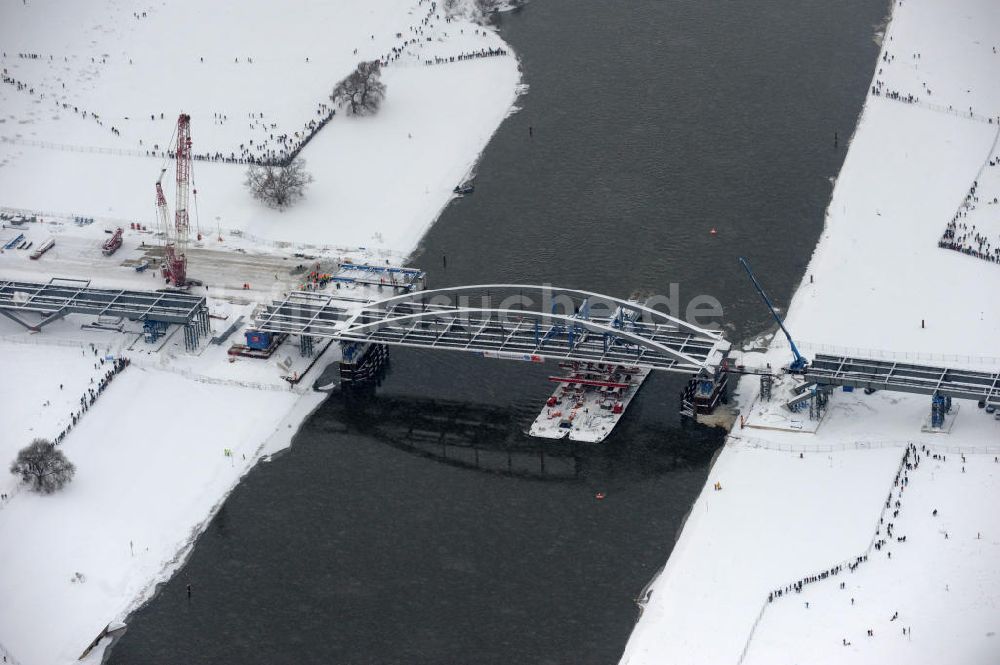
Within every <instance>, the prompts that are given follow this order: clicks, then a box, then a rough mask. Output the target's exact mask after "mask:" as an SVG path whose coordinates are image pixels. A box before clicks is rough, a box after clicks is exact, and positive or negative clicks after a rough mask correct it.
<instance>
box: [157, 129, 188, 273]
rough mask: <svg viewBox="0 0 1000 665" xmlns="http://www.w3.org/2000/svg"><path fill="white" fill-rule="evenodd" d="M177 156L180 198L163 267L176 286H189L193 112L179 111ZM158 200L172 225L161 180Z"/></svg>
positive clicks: (163, 219) (162, 212)
mask: <svg viewBox="0 0 1000 665" xmlns="http://www.w3.org/2000/svg"><path fill="white" fill-rule="evenodd" d="M175 158H176V159H175V161H176V162H177V201H176V206H175V208H174V232H173V239H172V242H171V240H170V238H169V234H168V241H167V263H166V265H165V266H164V268H163V271H164V276H166V278H167V279H168V280H169V281H171V282H173V284H174V286H187V246H188V229H189V227H190V222H189V216H188V187H189V186H190V183H191V116H189V115H188V114H186V113H182V114H180V116H178V118H177V150H176V152H175ZM161 179H162V175H161ZM156 200H157V207H158V208H159V209H160V214H161V218H162V221H163V223H164V227H165V228H166V227H169V223H167V222H166V207H167V202H166V198H165V197H164V196H163V188H162V187H161V186H160V183H159V181H157V183H156ZM161 201H162V204H161Z"/></svg>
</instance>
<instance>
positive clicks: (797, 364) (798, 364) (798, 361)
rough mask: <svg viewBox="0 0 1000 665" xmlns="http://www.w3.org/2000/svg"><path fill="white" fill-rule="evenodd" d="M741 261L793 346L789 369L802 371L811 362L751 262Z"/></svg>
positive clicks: (789, 343)
mask: <svg viewBox="0 0 1000 665" xmlns="http://www.w3.org/2000/svg"><path fill="white" fill-rule="evenodd" d="M740 263H741V264H743V269H744V270H746V271H747V275H749V276H750V281H751V282H753V285H754V288H755V289H757V293H759V294H760V297H761V298H763V299H764V304H765V305H767V308H768V309H769V310H771V316H773V317H774V320H775V321H777V322H778V327H780V328H781V332H783V333H785V337H786V338H787V339H788V346H789V347H791V349H792V355H793V356H794V358H795V359H794V360H793V361H792V364H790V365H789V366H788V370H789V371H791V372H801V371H802V370H804V369H805V368H806V365H808V364H809V361H808V360H806V359H805V358H804V357H803V356H802V354H801V353H799V349H798V347H796V346H795V342H793V341H792V336H791V334H790V333H789V332H788V328H786V327H785V323H784V321H782V320H781V317H780V316H778V313H777V312H776V311H774V305H772V304H771V299H770V298H768V297H767V294H766V293H764V289H763V288H761V285H760V283H759V282H758V281H757V278H756V277H754V274H753V270H751V269H750V264H749V263H748V262H747V260H746V259H745V258H743V257H742V256H741V257H740Z"/></svg>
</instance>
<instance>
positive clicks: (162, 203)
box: [156, 169, 170, 275]
mask: <svg viewBox="0 0 1000 665" xmlns="http://www.w3.org/2000/svg"><path fill="white" fill-rule="evenodd" d="M166 172H167V170H166V169H160V177H159V178H158V179H157V180H156V221H157V224H158V225H159V230H162V231H163V240H164V244H166V243H168V242H170V221H169V219H170V211H169V210H167V197H166V196H164V195H163V184H162V182H163V176H164V174H166ZM165 270H166V269H164V271H165ZM165 274H166V272H164V275H165Z"/></svg>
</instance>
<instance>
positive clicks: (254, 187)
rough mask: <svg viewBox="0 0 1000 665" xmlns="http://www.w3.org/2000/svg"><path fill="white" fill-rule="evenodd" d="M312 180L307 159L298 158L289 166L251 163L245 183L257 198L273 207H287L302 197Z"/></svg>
mask: <svg viewBox="0 0 1000 665" xmlns="http://www.w3.org/2000/svg"><path fill="white" fill-rule="evenodd" d="M312 180H313V177H312V176H311V175H310V174H309V173H307V172H306V162H305V160H304V159H300V158H296V159H293V160H292V161H291V163H289V164H288V165H287V166H275V165H271V164H251V165H250V167H249V168H248V169H247V179H246V182H245V183H244V184H246V186H247V187H248V188H249V189H250V193H251V194H253V196H254V198H255V199H257V200H259V201H261V202H263V203H264V204H266V205H268V206H270V207H272V208H286V207H288V206H290V205H292V204H293V203H295V202H296V201H298V200H299V199H300V198H302V196H303V194H304V193H305V189H306V185H308V184H309V183H311V182H312Z"/></svg>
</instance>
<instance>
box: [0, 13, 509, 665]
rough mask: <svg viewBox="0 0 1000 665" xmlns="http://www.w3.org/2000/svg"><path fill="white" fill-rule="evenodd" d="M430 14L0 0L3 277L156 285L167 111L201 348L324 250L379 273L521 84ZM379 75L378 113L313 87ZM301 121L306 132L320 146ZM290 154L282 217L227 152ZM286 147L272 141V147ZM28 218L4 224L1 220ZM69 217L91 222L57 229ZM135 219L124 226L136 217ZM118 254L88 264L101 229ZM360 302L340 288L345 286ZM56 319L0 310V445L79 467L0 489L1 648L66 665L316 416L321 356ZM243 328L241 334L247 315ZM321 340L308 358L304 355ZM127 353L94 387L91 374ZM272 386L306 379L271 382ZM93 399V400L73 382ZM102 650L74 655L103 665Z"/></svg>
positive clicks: (493, 47) (490, 34)
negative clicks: (149, 335) (239, 348)
mask: <svg viewBox="0 0 1000 665" xmlns="http://www.w3.org/2000/svg"><path fill="white" fill-rule="evenodd" d="M441 6H442V3H434V2H431V1H430V0H388V1H386V2H379V3H365V2H355V1H353V0H331V1H329V2H323V3H305V4H301V5H298V6H295V7H292V6H289V5H287V4H286V3H273V2H266V1H265V0H250V1H249V2H228V1H227V2H218V3H209V4H207V5H206V4H205V3H197V2H193V1H192V0H171V2H168V3H163V4H160V5H156V6H153V5H150V4H149V3H138V2H111V3H109V2H103V1H102V0H83V1H81V2H73V3H61V2H56V1H55V0H32V2H30V3H20V2H12V1H11V2H6V3H4V5H3V8H2V10H0V11H2V13H3V20H2V21H0V42H2V43H3V45H4V52H3V54H2V60H0V68H2V74H3V77H2V82H0V210H3V211H4V212H5V214H6V215H7V219H5V220H4V224H3V226H2V228H0V241H3V242H0V247H2V246H3V245H4V244H6V243H7V242H9V241H11V240H13V239H14V238H16V237H17V236H18V235H20V234H24V240H23V241H19V242H33V243H35V246H36V247H37V246H38V245H39V244H41V243H42V242H44V241H45V240H46V239H47V238H49V237H51V238H54V239H55V241H56V244H55V247H54V248H53V249H52V250H50V251H49V252H48V253H47V254H45V256H44V257H42V258H41V259H40V260H37V261H33V260H30V259H29V258H28V252H27V251H24V250H17V249H12V250H7V251H2V252H0V280H24V281H35V282H47V281H48V280H49V279H50V278H52V277H72V278H82V279H89V280H91V283H92V286H94V287H102V288H112V287H114V288H130V289H145V290H152V289H156V288H159V287H161V286H162V284H163V282H162V278H161V277H159V275H158V274H157V272H156V271H155V270H152V269H150V270H147V271H145V272H137V271H136V270H135V269H134V267H135V266H136V265H141V264H142V263H143V262H144V261H146V260H149V258H150V257H151V256H154V255H155V249H153V247H155V246H156V245H157V244H159V240H158V238H157V237H156V236H155V234H154V233H153V232H152V231H153V229H154V228H155V223H154V219H153V218H154V205H153V201H154V199H153V191H154V190H153V185H154V183H155V182H156V180H157V178H158V177H159V175H160V170H161V169H162V168H167V169H168V176H167V178H166V179H165V182H169V183H170V184H169V185H168V187H167V190H168V191H167V195H168V198H169V199H171V205H172V198H173V196H172V195H173V191H172V190H173V185H172V182H170V181H171V176H172V172H173V168H174V164H173V162H172V161H170V160H169V159H164V157H163V155H162V153H163V151H164V150H165V149H166V147H167V146H168V144H169V142H170V139H171V135H172V132H173V124H174V122H175V121H176V118H177V115H178V113H180V112H181V111H184V112H186V113H189V114H190V115H191V116H192V121H191V122H192V135H193V141H194V152H195V153H196V154H197V155H199V156H200V157H203V158H204V159H198V160H196V161H195V162H194V184H195V187H196V188H197V192H198V195H197V203H196V204H195V205H194V206H193V211H192V212H193V214H192V226H193V230H194V231H195V232H196V233H198V234H199V235H198V237H197V238H196V239H194V240H193V242H192V247H191V248H190V249H189V252H188V258H189V268H190V270H189V273H190V274H191V275H192V276H193V277H196V278H198V279H200V280H202V281H203V282H204V283H205V285H206V286H205V291H204V293H203V294H204V295H205V296H206V297H208V304H209V308H210V311H211V313H212V316H213V318H212V321H211V325H212V332H211V334H212V335H219V334H222V333H223V331H225V330H226V329H227V328H229V327H230V326H232V325H233V324H234V323H235V322H237V321H238V320H239V317H243V320H244V321H249V320H250V318H251V316H252V312H253V309H254V307H255V305H256V304H258V303H261V302H265V301H267V300H269V299H270V298H272V297H275V296H277V295H279V294H282V293H286V292H288V291H290V290H293V289H296V288H300V287H301V284H302V282H303V280H304V273H305V272H306V271H308V270H311V269H314V268H315V266H316V265H317V264H322V266H323V269H324V270H330V269H333V270H334V271H335V267H336V264H337V263H338V262H339V261H341V260H353V261H364V262H371V263H378V264H384V263H386V262H394V263H398V262H400V261H401V260H402V259H403V258H404V257H405V256H406V255H408V254H409V253H410V252H411V251H412V250H413V248H414V247H415V246H416V243H417V241H418V240H419V238H420V237H421V235H422V234H423V232H424V231H425V230H426V228H427V227H428V226H429V225H430V224H431V223H432V222H433V221H434V220H435V219H436V217H437V216H438V214H439V213H440V211H441V210H442V209H443V207H444V206H445V205H447V203H448V201H449V200H450V199H451V198H452V196H453V194H452V189H453V188H454V186H455V185H456V184H458V183H459V182H461V181H462V180H463V179H464V178H465V177H466V176H467V175H468V174H469V172H470V170H471V169H472V167H473V165H474V164H475V161H476V160H477V158H478V156H479V153H480V152H481V150H482V149H483V148H484V147H485V145H486V143H487V142H488V140H489V138H490V136H491V135H492V134H493V132H494V131H495V130H496V128H497V126H498V125H499V123H500V122H501V121H502V120H503V119H504V118H505V117H506V116H507V114H509V113H510V112H511V111H512V109H513V104H514V102H515V100H516V97H517V94H518V93H519V91H520V72H519V68H518V63H517V60H516V58H515V56H514V55H513V54H512V53H511V52H510V50H509V47H507V45H506V44H505V43H504V42H503V41H502V40H501V39H500V37H499V36H498V35H497V34H496V32H495V31H494V30H492V29H491V28H488V27H484V26H483V25H482V24H481V23H480V21H479V18H481V17H477V16H476V13H475V11H474V10H473V3H472V2H471V0H470V1H469V2H457V3H454V7H453V10H452V11H451V13H450V14H447V15H446V14H445V13H444V11H443V10H442V8H441ZM372 59H379V60H382V61H383V63H384V66H383V75H382V80H383V82H384V83H385V84H386V86H387V91H386V98H385V102H384V106H383V108H382V109H381V111H380V112H379V113H378V115H376V116H374V117H366V118H352V117H347V116H345V115H344V114H342V113H340V112H337V113H336V114H331V113H330V111H331V110H332V108H331V104H330V102H329V95H330V92H331V90H332V89H333V86H334V85H335V84H336V83H337V81H339V80H340V79H342V78H343V77H344V76H346V75H347V74H348V73H349V72H350V71H351V70H353V69H354V67H355V66H356V65H357V63H358V62H359V61H361V60H372ZM317 129H318V131H316V130H317ZM307 137H308V139H309V140H308V144H306V145H305V147H304V148H302V150H301V153H300V156H301V157H302V158H304V159H305V160H306V163H307V169H308V170H309V171H310V173H311V174H312V175H313V176H314V178H315V180H314V182H313V183H312V184H311V186H310V187H309V189H308V190H307V193H306V198H305V199H304V200H303V201H302V202H301V204H300V205H298V206H296V207H295V208H293V209H291V210H289V211H286V212H277V211H274V210H271V209H269V208H266V207H263V206H261V205H260V204H258V203H257V202H255V201H254V200H253V199H252V198H251V197H250V195H249V194H248V193H247V192H246V190H245V188H244V186H243V181H244V174H245V171H246V164H245V163H239V162H240V161H243V162H246V161H248V160H252V159H261V158H264V157H266V156H273V155H281V154H287V152H288V151H290V150H294V149H297V148H298V147H300V146H301V145H302V144H303V143H304V142H305V140H306V138H307ZM283 151H284V152H283ZM14 215H17V216H24V217H26V218H28V222H27V223H26V224H25V225H23V226H20V227H17V228H15V227H12V226H11V225H10V221H11V219H10V218H11V217H12V216H14ZM74 217H84V218H86V219H88V220H93V222H92V223H87V222H86V221H85V222H78V220H75V219H74ZM133 224H135V225H137V226H138V228H133ZM118 226H122V227H124V229H125V234H124V244H123V246H122V247H121V249H119V250H118V251H117V252H116V253H115V254H114V255H113V256H110V257H108V256H103V255H102V254H101V251H100V247H101V244H102V243H103V242H104V240H106V239H107V237H108V235H107V233H108V232H110V231H111V230H113V229H114V228H115V227H118ZM359 295H360V294H359ZM84 323H87V324H89V323H93V320H92V319H88V318H87V317H77V316H68V317H66V318H65V319H63V320H60V321H56V322H54V323H51V324H49V325H47V326H46V327H45V328H44V329H43V331H42V332H40V333H31V332H28V331H26V330H24V329H23V328H21V327H20V326H18V325H17V324H16V323H14V322H12V321H10V320H8V319H6V318H3V319H0V366H2V367H3V368H4V374H3V377H4V378H3V380H2V381H0V405H2V406H0V413H2V414H3V421H4V430H3V434H2V435H0V456H2V459H3V460H4V464H5V465H7V464H9V463H10V461H11V460H12V459H13V458H14V456H15V454H16V451H17V450H19V449H20V448H21V447H23V446H24V445H26V444H27V443H29V442H30V441H31V439H32V438H34V437H46V438H56V437H58V436H59V435H60V434H63V438H62V440H61V442H60V448H61V449H62V451H63V452H64V453H65V454H66V456H67V457H68V458H69V459H70V461H71V462H73V463H74V464H75V465H76V476H75V478H74V479H73V481H72V482H71V483H70V485H68V486H67V487H66V488H65V489H64V490H63V491H60V492H59V493H57V494H54V495H49V496H39V495H36V494H34V493H32V492H29V491H27V490H25V489H23V488H21V487H19V486H18V484H17V483H16V480H15V478H14V476H12V475H9V474H7V475H6V476H5V477H3V478H0V495H3V498H2V499H0V598H2V599H3V602H0V655H2V656H3V657H4V658H5V662H11V663H21V664H22V665H36V664H37V665H53V664H58V663H69V662H76V660H77V659H78V658H79V657H80V655H81V653H82V652H83V651H84V649H85V648H86V647H87V646H88V645H89V644H90V643H91V642H92V641H93V640H94V639H95V638H96V637H97V636H98V635H99V634H100V633H101V631H102V630H103V629H104V628H105V626H107V625H108V624H109V623H111V622H114V621H117V620H124V619H127V616H128V613H129V612H130V611H132V610H134V609H135V608H136V607H138V606H139V605H140V604H141V603H143V602H145V601H146V600H147V599H148V598H150V597H151V595H152V593H153V591H154V588H155V585H156V583H157V582H159V581H162V580H164V579H166V578H167V577H169V576H170V575H171V574H172V573H173V572H174V571H175V570H176V569H177V568H178V567H179V566H180V565H182V564H183V561H184V559H185V557H186V555H187V553H188V552H189V550H190V548H191V547H192V546H193V543H194V541H195V539H196V538H197V536H198V535H199V534H200V533H201V530H202V529H203V528H204V527H205V525H206V524H207V522H208V520H209V519H210V518H211V516H212V515H213V514H214V512H215V510H216V509H217V508H218V507H219V506H220V505H221V502H222V501H224V500H225V497H226V496H227V495H228V493H229V492H230V491H231V489H232V488H233V487H234V486H235V484H236V483H238V482H239V480H240V478H241V477H242V476H243V475H244V474H245V473H247V472H248V471H249V470H250V469H251V468H252V467H253V465H254V464H256V463H257V462H258V461H260V460H261V459H265V458H266V456H267V455H268V454H270V453H271V452H274V451H276V450H279V449H281V448H283V447H285V446H287V445H289V443H290V441H291V438H292V436H293V435H294V433H295V431H296V430H297V428H298V427H299V425H300V424H301V422H302V421H303V420H304V419H305V418H306V417H307V416H308V414H309V413H310V412H311V411H312V410H313V409H314V408H315V407H316V406H317V405H318V404H319V403H320V402H321V401H322V399H323V397H324V395H322V394H320V393H315V392H312V391H311V390H310V388H309V387H310V386H311V385H312V383H313V381H314V380H315V378H316V377H317V376H318V374H319V372H320V371H321V370H322V369H323V368H324V367H325V366H326V365H327V364H328V363H330V362H332V361H334V360H337V359H338V356H337V351H336V349H334V348H333V347H330V348H329V349H327V350H326V351H325V352H324V353H323V355H321V356H319V358H318V360H316V362H315V364H314V365H312V366H311V367H312V368H311V370H310V362H311V361H312V360H313V359H311V358H301V357H300V356H299V353H298V350H297V349H294V348H291V345H286V346H283V347H282V348H281V349H280V350H279V351H278V353H276V354H275V355H274V356H272V357H271V358H270V359H268V360H250V359H246V358H237V359H233V358H230V357H229V356H228V355H227V353H226V350H227V348H228V346H229V342H233V341H238V340H240V338H241V336H242V327H240V326H238V327H237V328H238V329H237V330H236V332H235V333H234V335H233V338H232V339H230V340H228V342H227V343H224V344H221V345H212V344H208V343H204V344H203V345H202V346H201V347H200V348H199V350H198V352H197V353H194V354H191V353H188V352H186V351H185V350H184V348H183V343H182V339H181V335H180V334H178V333H177V332H176V330H174V334H172V336H168V337H167V338H166V339H161V340H159V341H157V342H156V343H155V344H147V343H146V342H144V341H143V340H142V334H141V324H137V323H134V322H132V323H130V322H124V324H123V327H124V330H125V332H124V333H120V332H112V331H108V330H96V329H93V328H84V327H81V325H82V324H84ZM243 327H245V324H244V326H243ZM322 348H325V347H322V346H317V350H320V349H322ZM123 358H127V359H128V361H129V362H128V364H127V365H126V366H124V368H123V369H121V370H120V371H118V372H117V373H115V374H114V376H113V379H112V380H111V381H109V382H107V384H106V386H104V387H103V388H102V387H101V383H102V380H104V378H105V374H106V373H107V371H108V370H109V368H110V367H111V366H113V363H115V362H119V363H121V359H123ZM288 376H296V377H302V381H301V382H300V383H299V384H297V385H294V386H291V385H290V384H289V382H288V381H287V380H286V377H288ZM92 390H93V391H94V393H93V394H92V393H91V391H92ZM107 644H108V640H107V639H105V640H104V641H102V642H101V643H100V645H99V646H98V648H97V649H95V650H94V651H93V652H92V653H91V655H90V656H89V657H88V662H100V659H101V656H102V653H103V650H104V648H105V647H106V646H107Z"/></svg>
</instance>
